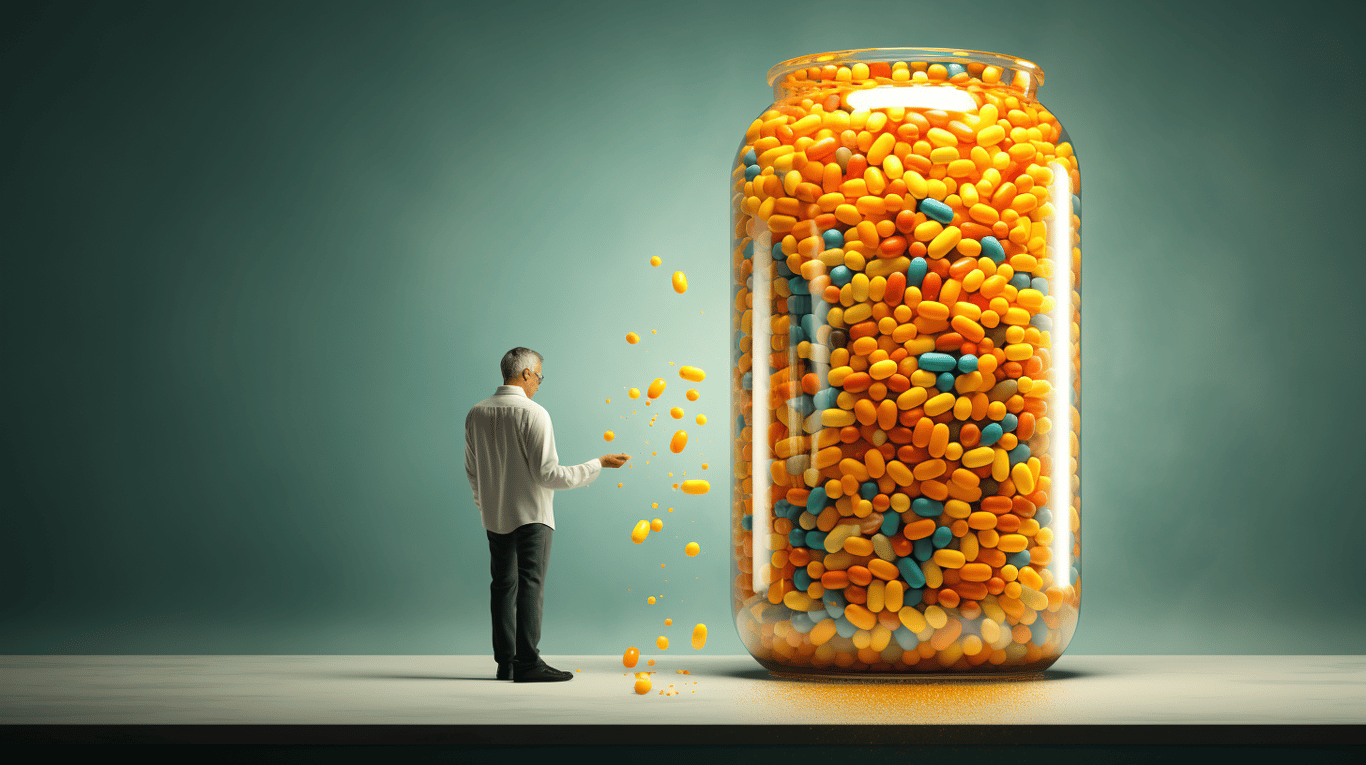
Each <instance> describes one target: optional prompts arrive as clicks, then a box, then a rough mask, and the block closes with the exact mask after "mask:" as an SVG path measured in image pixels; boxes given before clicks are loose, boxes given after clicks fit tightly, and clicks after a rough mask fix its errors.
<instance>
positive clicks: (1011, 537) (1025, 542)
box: [996, 534, 1029, 553]
mask: <svg viewBox="0 0 1366 765" xmlns="http://www.w3.org/2000/svg"><path fill="white" fill-rule="evenodd" d="M1028 546H1029V538H1028V537H1026V536H1025V535H1024V534H1002V535H1001V538H1000V539H998V540H997V541H996V549H997V550H1000V551H1001V552H1003V553H1017V552H1020V551H1021V550H1023V549H1025V548H1026V547H1028Z"/></svg>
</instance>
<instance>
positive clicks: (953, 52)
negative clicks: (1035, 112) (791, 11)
mask: <svg viewBox="0 0 1366 765" xmlns="http://www.w3.org/2000/svg"><path fill="white" fill-rule="evenodd" d="M830 61H906V62H908V63H909V62H911V61H937V62H938V61H950V62H958V63H968V62H978V63H983V64H987V65H989V66H1000V67H1005V68H1008V69H1014V70H1016V71H1025V72H1028V73H1029V77H1030V79H1032V80H1036V81H1037V84H1039V85H1042V84H1043V69H1042V68H1040V67H1039V65H1038V64H1036V63H1034V62H1033V61H1029V60H1027V59H1023V58H1018V57H1016V56H1007V55H1005V54H1003V53H988V52H986V51H979V50H964V49H962V48H855V49H852V50H837V51H828V52H826V53H812V54H810V55H806V56H799V57H797V58H792V59H788V60H787V61H783V62H781V63H779V64H775V65H774V66H773V68H772V69H769V70H768V84H769V85H770V86H772V85H773V84H774V83H775V82H777V81H778V78H779V77H782V76H784V75H787V74H789V73H791V72H795V71H797V70H798V69H806V68H808V67H810V66H813V65H822V64H826V63H828V62H830Z"/></svg>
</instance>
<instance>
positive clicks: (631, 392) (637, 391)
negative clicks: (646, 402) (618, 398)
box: [626, 388, 640, 398]
mask: <svg viewBox="0 0 1366 765" xmlns="http://www.w3.org/2000/svg"><path fill="white" fill-rule="evenodd" d="M626 395H628V396H630V397H631V398H640V388H632V389H630V390H628V391H626Z"/></svg>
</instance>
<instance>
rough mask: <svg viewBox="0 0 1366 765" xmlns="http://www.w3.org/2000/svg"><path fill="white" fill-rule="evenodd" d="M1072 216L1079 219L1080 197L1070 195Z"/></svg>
mask: <svg viewBox="0 0 1366 765" xmlns="http://www.w3.org/2000/svg"><path fill="white" fill-rule="evenodd" d="M1072 214H1073V215H1075V216H1077V217H1078V218H1080V217H1081V197H1079V196H1077V195H1076V194H1073V195H1072Z"/></svg>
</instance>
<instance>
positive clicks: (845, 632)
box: [835, 616, 858, 638]
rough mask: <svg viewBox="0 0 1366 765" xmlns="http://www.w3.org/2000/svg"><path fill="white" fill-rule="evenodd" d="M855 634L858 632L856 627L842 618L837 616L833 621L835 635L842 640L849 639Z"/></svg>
mask: <svg viewBox="0 0 1366 765" xmlns="http://www.w3.org/2000/svg"><path fill="white" fill-rule="evenodd" d="M855 632H858V627H855V626H854V623H853V622H851V621H849V620H848V619H846V618H844V617H843V616H839V617H837V618H836V619H835V634H836V635H839V636H840V637H842V638H851V637H853V636H854V633H855Z"/></svg>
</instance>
